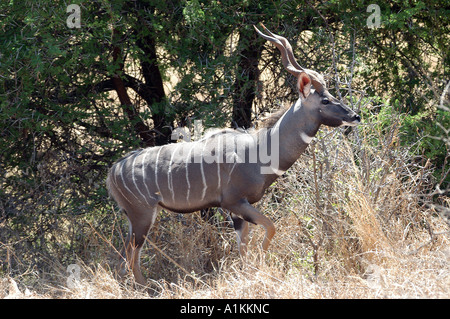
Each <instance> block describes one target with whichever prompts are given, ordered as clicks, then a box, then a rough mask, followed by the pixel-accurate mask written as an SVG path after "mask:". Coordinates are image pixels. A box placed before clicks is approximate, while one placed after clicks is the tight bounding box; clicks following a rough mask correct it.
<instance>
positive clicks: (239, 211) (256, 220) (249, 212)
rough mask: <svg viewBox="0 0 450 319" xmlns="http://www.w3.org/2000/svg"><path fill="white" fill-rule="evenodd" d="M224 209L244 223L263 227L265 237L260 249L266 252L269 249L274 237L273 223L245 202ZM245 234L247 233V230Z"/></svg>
mask: <svg viewBox="0 0 450 319" xmlns="http://www.w3.org/2000/svg"><path fill="white" fill-rule="evenodd" d="M224 208H226V209H229V210H230V211H231V212H232V213H233V214H235V215H238V216H239V217H241V218H242V219H244V221H247V222H250V223H252V224H256V225H261V226H263V227H264V229H265V230H266V235H265V236H264V241H263V243H262V248H263V250H264V251H266V250H267V248H268V247H269V244H270V241H271V239H272V237H273V236H274V235H275V226H274V225H273V222H272V221H271V220H270V219H269V218H267V217H266V216H264V215H263V214H261V213H260V212H259V211H258V210H257V209H256V208H255V207H253V206H252V205H250V203H249V202H248V201H246V200H245V201H241V202H239V203H238V204H234V205H230V206H228V207H224ZM247 226H248V225H247ZM246 232H247V233H248V229H247V231H246ZM242 233H243V232H242ZM245 237H246V236H245ZM241 240H242V237H241Z"/></svg>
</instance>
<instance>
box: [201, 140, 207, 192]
mask: <svg viewBox="0 0 450 319" xmlns="http://www.w3.org/2000/svg"><path fill="white" fill-rule="evenodd" d="M205 146H206V142H204V144H203V148H202V158H201V160H200V169H201V171H202V181H203V192H202V200H203V199H204V198H205V195H206V188H207V186H206V178H205V172H204V170H203V154H204V153H205Z"/></svg>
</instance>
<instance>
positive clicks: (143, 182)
mask: <svg viewBox="0 0 450 319" xmlns="http://www.w3.org/2000/svg"><path fill="white" fill-rule="evenodd" d="M149 150H151V149H150V148H148V149H147V150H146V151H145V152H144V156H142V162H141V165H142V184H144V185H145V188H146V189H147V193H148V196H149V197H150V198H151V199H155V200H156V198H155V197H154V196H153V195H152V194H151V193H150V189H149V188H148V185H147V183H146V182H145V158H146V157H147V154H148V151H149Z"/></svg>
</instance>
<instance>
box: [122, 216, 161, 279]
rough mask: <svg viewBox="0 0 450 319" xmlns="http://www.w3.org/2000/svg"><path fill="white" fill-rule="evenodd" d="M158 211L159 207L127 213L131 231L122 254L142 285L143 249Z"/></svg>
mask: <svg viewBox="0 0 450 319" xmlns="http://www.w3.org/2000/svg"><path fill="white" fill-rule="evenodd" d="M158 212H159V209H158V208H154V209H152V210H150V211H146V212H145V213H138V214H133V213H131V214H130V212H129V213H128V214H127V217H128V220H129V223H130V231H129V234H128V236H127V240H126V242H125V247H124V250H123V253H122V256H123V257H124V258H125V259H126V262H127V264H128V267H129V268H131V270H132V272H133V275H134V279H135V280H136V282H137V283H138V284H141V285H145V278H144V276H143V275H142V272H141V267H140V256H141V249H142V246H143V245H144V243H145V238H146V236H147V234H148V231H149V229H150V227H151V226H152V225H153V223H154V221H155V219H156V216H157V215H158ZM125 266H126V265H125Z"/></svg>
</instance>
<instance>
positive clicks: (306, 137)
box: [300, 132, 314, 144]
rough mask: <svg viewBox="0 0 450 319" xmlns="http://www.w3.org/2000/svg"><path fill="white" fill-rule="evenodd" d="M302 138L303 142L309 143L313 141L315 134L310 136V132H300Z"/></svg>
mask: <svg viewBox="0 0 450 319" xmlns="http://www.w3.org/2000/svg"><path fill="white" fill-rule="evenodd" d="M300 138H301V139H302V140H303V142H305V143H306V144H309V143H311V141H312V139H313V138H314V136H309V135H308V134H306V133H304V132H300Z"/></svg>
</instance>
